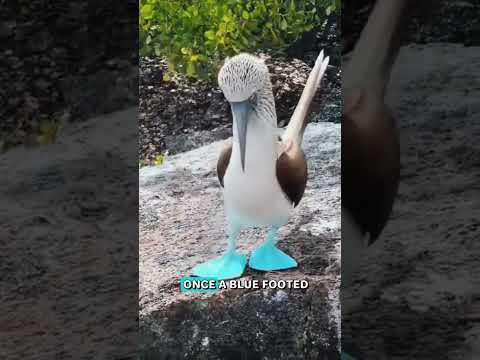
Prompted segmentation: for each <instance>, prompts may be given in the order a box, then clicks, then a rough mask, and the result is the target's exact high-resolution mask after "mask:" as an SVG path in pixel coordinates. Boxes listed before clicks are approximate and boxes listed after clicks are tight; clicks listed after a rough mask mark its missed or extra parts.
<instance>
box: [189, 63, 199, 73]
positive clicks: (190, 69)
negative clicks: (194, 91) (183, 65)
mask: <svg viewBox="0 0 480 360" xmlns="http://www.w3.org/2000/svg"><path fill="white" fill-rule="evenodd" d="M187 75H190V76H195V75H197V69H196V67H195V64H193V63H188V64H187Z"/></svg>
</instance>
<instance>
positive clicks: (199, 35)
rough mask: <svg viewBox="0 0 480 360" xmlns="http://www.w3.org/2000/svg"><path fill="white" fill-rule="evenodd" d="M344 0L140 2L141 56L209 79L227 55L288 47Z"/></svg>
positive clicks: (157, 0) (153, 0)
mask: <svg viewBox="0 0 480 360" xmlns="http://www.w3.org/2000/svg"><path fill="white" fill-rule="evenodd" d="M339 2H340V0H310V1H298V0H202V1H197V0H180V1H172V0H140V3H139V4H140V5H139V6H140V8H139V11H140V18H139V25H140V56H141V57H143V56H152V55H156V56H162V57H165V58H167V59H168V62H169V70H170V71H178V72H182V73H185V74H187V75H189V76H192V77H209V76H210V75H211V74H212V72H214V71H215V70H216V68H217V66H218V65H219V62H220V60H221V59H223V58H224V57H225V56H232V55H234V54H237V53H239V52H242V51H250V50H253V49H258V48H271V49H278V50H279V51H282V50H284V49H285V48H286V47H287V46H288V45H289V44H291V43H292V42H293V41H295V40H296V39H297V38H298V37H299V36H300V35H301V34H302V33H304V32H306V31H310V30H312V29H313V27H314V26H315V25H317V24H319V22H320V21H321V20H323V18H324V16H325V14H327V15H328V14H329V13H330V12H332V11H336V10H337V9H338V8H339Z"/></svg>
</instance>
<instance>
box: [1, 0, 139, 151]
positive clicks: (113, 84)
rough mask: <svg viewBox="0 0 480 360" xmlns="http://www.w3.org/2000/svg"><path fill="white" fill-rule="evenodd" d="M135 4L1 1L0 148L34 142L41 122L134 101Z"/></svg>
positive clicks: (109, 109) (94, 112) (84, 116)
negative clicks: (93, 5)
mask: <svg viewBox="0 0 480 360" xmlns="http://www.w3.org/2000/svg"><path fill="white" fill-rule="evenodd" d="M137 7H138V5H137V2H135V1H124V2H122V3H121V4H117V3H116V2H114V1H104V2H102V3H101V4H97V5H95V7H92V5H91V4H89V3H88V2H84V1H80V2H78V1H77V2H75V3H72V2H68V1H56V2H55V3H51V2H45V1H38V0H34V1H28V2H26V1H20V2H19V1H15V2H5V1H2V12H1V14H0V42H1V44H2V47H1V49H0V83H1V84H2V86H1V87H0V119H1V121H0V151H5V150H8V149H10V148H12V147H14V146H16V145H20V144H27V145H37V144H38V136H39V135H40V134H41V132H42V124H45V123H55V124H56V125H57V126H61V125H66V124H68V123H69V122H75V121H83V120H86V119H89V118H91V117H93V116H96V115H99V114H103V113H109V112H112V111H115V110H119V109H121V108H125V107H127V106H134V105H136V104H137V98H138V87H137V83H138V67H137V64H138V55H137V46H136V44H137V43H138V39H137V38H138V36H137V35H138V32H137V30H136V27H137V24H138V19H137V17H136V15H135V14H136V12H137ZM53 140H54V139H53Z"/></svg>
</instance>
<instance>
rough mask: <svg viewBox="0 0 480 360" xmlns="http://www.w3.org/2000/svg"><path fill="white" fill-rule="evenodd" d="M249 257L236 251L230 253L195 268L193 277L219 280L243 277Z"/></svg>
mask: <svg viewBox="0 0 480 360" xmlns="http://www.w3.org/2000/svg"><path fill="white" fill-rule="evenodd" d="M246 265H247V257H246V256H245V255H242V254H239V253H237V252H235V251H229V252H227V253H225V254H224V255H222V256H220V257H217V258H215V259H212V260H209V261H207V262H204V263H202V264H199V265H197V266H195V267H194V268H193V270H192V273H193V275H195V276H202V277H214V278H217V279H218V280H226V279H234V278H237V277H240V276H242V274H243V272H244V270H245V266H246Z"/></svg>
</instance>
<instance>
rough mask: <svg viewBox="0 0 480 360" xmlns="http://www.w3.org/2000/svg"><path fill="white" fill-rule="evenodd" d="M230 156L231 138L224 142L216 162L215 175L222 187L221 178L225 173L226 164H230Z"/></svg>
mask: <svg viewBox="0 0 480 360" xmlns="http://www.w3.org/2000/svg"><path fill="white" fill-rule="evenodd" d="M231 155H232V138H230V139H228V140H227V141H226V142H225V146H224V148H223V149H222V151H221V152H220V157H219V158H218V161H217V175H218V181H220V185H222V187H223V177H224V176H225V172H226V171H227V167H228V163H229V162H230V156H231Z"/></svg>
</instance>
